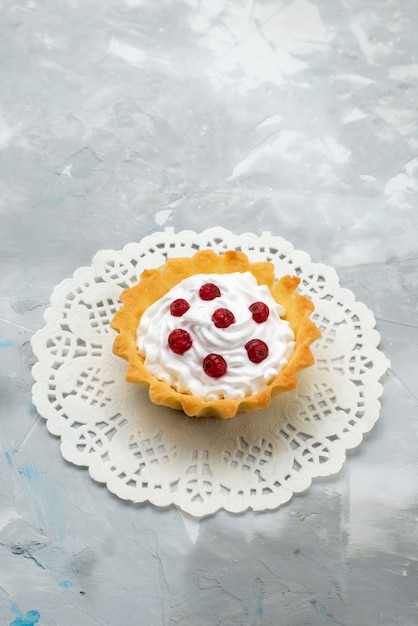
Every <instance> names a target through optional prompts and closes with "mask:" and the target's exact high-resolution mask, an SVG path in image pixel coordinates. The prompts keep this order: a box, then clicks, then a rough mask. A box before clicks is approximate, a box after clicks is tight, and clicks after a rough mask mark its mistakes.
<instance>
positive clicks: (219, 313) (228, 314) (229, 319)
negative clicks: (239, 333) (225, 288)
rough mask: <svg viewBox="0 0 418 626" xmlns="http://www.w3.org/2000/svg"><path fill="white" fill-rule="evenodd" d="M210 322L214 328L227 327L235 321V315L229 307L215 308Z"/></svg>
mask: <svg viewBox="0 0 418 626" xmlns="http://www.w3.org/2000/svg"><path fill="white" fill-rule="evenodd" d="M212 322H213V323H214V324H215V326H216V328H228V326H231V324H233V323H234V322H235V317H234V314H233V313H232V311H230V310H229V309H216V311H215V313H214V314H213V315H212Z"/></svg>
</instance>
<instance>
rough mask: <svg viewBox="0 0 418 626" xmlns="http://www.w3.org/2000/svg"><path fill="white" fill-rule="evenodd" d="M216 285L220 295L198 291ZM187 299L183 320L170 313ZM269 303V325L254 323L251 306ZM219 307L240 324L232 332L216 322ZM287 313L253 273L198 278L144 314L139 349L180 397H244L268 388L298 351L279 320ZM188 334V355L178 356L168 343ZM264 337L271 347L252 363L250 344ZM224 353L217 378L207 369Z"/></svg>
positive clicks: (182, 284)
mask: <svg viewBox="0 0 418 626" xmlns="http://www.w3.org/2000/svg"><path fill="white" fill-rule="evenodd" d="M207 283H212V284H214V285H216V286H217V287H218V288H219V290H220V294H221V295H220V296H218V297H216V298H214V299H212V300H202V299H201V297H200V296H199V290H200V288H201V287H202V285H204V284H207ZM179 298H182V299H184V300H186V301H187V302H188V304H189V305H190V307H189V308H188V310H187V311H186V312H185V313H183V314H182V315H181V316H180V317H177V316H174V315H172V314H171V313H170V305H171V304H172V303H173V302H174V301H175V300H177V299H179ZM257 301H259V302H264V303H265V304H266V305H267V306H268V308H269V315H268V318H267V319H266V321H264V322H261V323H257V322H256V321H254V319H253V316H252V313H251V311H250V309H249V307H250V306H251V305H252V304H253V303H254V302H257ZM219 308H226V309H228V310H230V311H231V312H232V313H233V315H234V317H235V321H234V323H233V324H231V325H230V326H228V327H227V328H217V327H216V326H215V324H214V322H213V321H212V315H213V313H214V312H215V311H216V310H217V309H219ZM284 314H285V310H284V309H283V307H282V306H280V304H278V303H277V302H276V301H275V300H274V298H273V296H272V295H271V293H270V290H269V289H268V287H267V286H265V285H258V284H257V281H256V279H255V277H254V276H253V275H252V274H251V273H250V272H244V273H239V272H236V273H232V274H196V275H194V276H190V277H189V278H186V279H184V280H182V281H181V282H180V283H178V284H177V285H175V287H173V288H172V289H170V291H169V292H168V293H166V294H165V295H164V296H163V297H162V298H160V299H159V300H158V301H157V302H155V303H154V304H152V305H151V306H150V307H149V308H148V309H147V310H146V311H145V312H144V314H143V315H142V318H141V321H140V324H139V326H138V329H137V345H138V350H139V353H140V355H141V356H143V357H144V358H145V367H146V368H147V369H148V370H149V371H150V372H151V373H152V374H153V375H154V376H155V377H156V378H157V379H158V380H162V381H165V382H167V383H168V384H169V385H170V386H171V387H173V388H174V389H176V390H177V391H179V392H180V393H190V394H193V395H195V396H199V397H201V398H206V399H208V400H215V399H219V398H233V399H241V398H245V397H247V396H249V395H252V394H254V393H257V392H258V391H261V390H262V389H265V388H266V387H267V385H268V384H269V383H270V382H271V381H272V379H273V378H274V377H275V376H276V375H277V373H278V372H279V371H280V370H281V369H282V367H283V366H284V365H285V364H286V363H287V362H288V360H289V358H290V357H291V355H292V353H293V348H294V334H293V332H292V330H291V328H290V326H289V323H288V322H287V321H285V320H282V319H281V317H280V316H283V315H284ZM176 329H183V330H185V331H187V332H188V333H189V335H190V337H191V339H192V345H191V347H190V348H189V349H188V350H187V351H186V352H185V353H184V354H176V353H174V352H173V351H172V350H171V349H170V347H169V345H168V336H169V334H170V333H171V332H172V331H174V330H176ZM255 338H256V339H260V340H261V341H263V342H265V343H266V344H267V346H268V348H269V353H268V356H267V357H266V358H264V360H263V361H262V362H259V363H253V362H252V361H251V360H250V359H249V357H248V354H247V350H246V349H245V345H246V344H247V342H248V341H250V340H251V339H255ZM213 353H214V354H220V355H221V356H222V357H223V358H224V359H225V361H226V363H227V370H226V373H225V374H223V375H222V376H221V377H219V378H212V377H210V376H208V375H207V373H206V372H205V371H204V369H203V360H204V359H205V357H207V355H208V354H213Z"/></svg>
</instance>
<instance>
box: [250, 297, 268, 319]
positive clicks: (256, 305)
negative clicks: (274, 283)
mask: <svg viewBox="0 0 418 626" xmlns="http://www.w3.org/2000/svg"><path fill="white" fill-rule="evenodd" d="M248 308H249V309H250V311H251V313H252V316H253V320H254V321H255V322H257V324H261V323H262V322H265V321H266V319H267V318H268V316H269V314H270V309H269V308H268V306H267V304H264V302H253V303H252V304H251V305H250V306H249V307H248Z"/></svg>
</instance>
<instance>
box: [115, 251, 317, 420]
mask: <svg viewBox="0 0 418 626" xmlns="http://www.w3.org/2000/svg"><path fill="white" fill-rule="evenodd" d="M233 272H251V274H253V276H254V277H255V278H256V280H257V283H258V284H259V285H266V286H267V287H268V288H269V289H270V291H271V293H272V296H273V298H274V299H275V300H276V301H277V302H278V303H279V304H280V305H281V306H282V307H283V308H284V309H285V311H286V313H285V315H284V316H283V318H282V319H285V320H287V321H288V322H289V324H290V327H291V329H292V330H293V332H294V335H295V347H294V351H293V354H292V356H291V358H290V360H289V362H288V363H287V365H285V366H284V367H283V368H282V369H281V370H280V372H279V373H278V374H277V375H276V376H275V378H274V379H273V380H272V381H271V382H270V384H269V385H268V386H267V387H266V388H265V389H263V390H262V391H260V392H258V393H255V394H252V395H250V396H248V397H246V398H244V399H230V398H223V399H218V400H207V399H205V398H201V397H197V396H193V395H191V394H186V393H179V392H178V391H176V390H175V389H173V388H172V387H171V386H170V385H169V384H168V383H166V382H162V381H160V380H157V379H156V378H155V377H154V376H153V374H151V373H150V372H149V371H148V370H147V368H146V367H145V365H144V358H143V357H142V356H141V355H140V354H139V352H138V348H137V343H136V332H137V328H138V325H139V322H140V320H141V317H142V315H143V313H144V311H145V310H146V309H147V308H148V307H149V306H150V305H151V304H153V303H154V302H156V301H157V300H159V299H160V298H161V297H162V296H164V295H165V294H166V293H167V292H168V291H169V290H170V289H172V287H174V286H175V285H176V284H178V283H179V282H181V281H182V280H183V279H185V278H188V277H189V276H192V275H194V274H229V273H233ZM299 282H300V279H299V278H298V277H297V276H283V277H282V278H280V280H278V281H276V280H275V275H274V265H273V264H272V263H270V262H269V261H265V262H260V263H250V262H249V260H248V257H247V255H246V254H244V253H243V252H238V251H235V250H229V251H226V252H225V253H224V254H216V253H215V252H213V251H212V250H202V251H200V252H197V253H196V254H195V255H193V256H192V257H187V258H173V259H168V260H167V262H166V263H165V265H164V266H163V267H161V268H159V269H150V270H148V269H147V270H144V271H143V272H142V274H141V276H140V280H139V282H138V283H137V284H136V285H135V286H134V287H131V288H130V289H126V290H125V291H123V292H122V294H121V296H120V301H121V303H122V305H123V306H122V307H121V309H120V310H119V311H118V312H117V313H116V315H115V316H114V318H113V320H112V322H111V327H112V328H113V329H114V330H115V331H116V332H117V333H118V335H117V337H116V338H115V341H114V344H113V352H114V354H116V355H117V356H119V357H121V358H123V359H125V360H126V361H128V370H127V374H126V380H127V381H128V382H132V383H137V384H139V385H143V386H145V387H148V388H149V396H150V399H151V401H152V402H154V403H155V404H160V405H163V406H167V407H171V408H173V409H177V410H182V411H184V413H186V415H189V416H196V417H203V416H212V417H218V418H224V419H226V418H231V417H234V416H235V415H236V414H237V413H243V412H248V411H254V410H256V409H262V408H266V407H268V406H269V405H270V403H271V399H272V398H274V397H275V396H277V395H278V394H280V393H283V392H285V391H289V390H291V389H294V388H295V387H296V386H297V382H298V381H297V376H296V374H297V372H298V371H300V370H301V369H304V368H306V367H308V366H310V365H312V364H313V363H314V356H313V354H312V351H311V349H310V346H311V344H312V343H313V342H314V341H315V340H316V339H318V338H319V337H320V336H321V332H320V330H319V328H318V327H317V326H316V325H315V324H314V323H313V322H312V320H311V319H310V318H309V316H310V314H311V313H312V312H313V310H314V305H313V303H312V302H311V300H309V298H307V297H306V296H303V295H301V294H299V293H298V292H297V291H296V289H297V286H298V285H299Z"/></svg>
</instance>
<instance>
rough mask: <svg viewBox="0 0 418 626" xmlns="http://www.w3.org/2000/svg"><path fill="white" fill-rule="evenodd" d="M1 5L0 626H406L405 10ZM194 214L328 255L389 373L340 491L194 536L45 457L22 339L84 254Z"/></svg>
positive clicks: (196, 527) (134, 3) (410, 352)
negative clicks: (377, 412) (375, 333)
mask: <svg viewBox="0 0 418 626" xmlns="http://www.w3.org/2000/svg"><path fill="white" fill-rule="evenodd" d="M0 12H1V13H0V15H1V19H0V218H1V221H0V259H1V267H2V272H1V275H0V368H1V369H0V372H1V378H0V393H1V399H0V402H1V404H0V412H1V418H0V419H1V421H0V453H1V454H0V623H1V624H7V625H8V626H9V625H10V624H12V625H13V626H24V625H25V624H33V623H35V622H36V620H37V619H38V617H39V620H38V622H37V623H38V624H39V626H73V625H74V624H80V625H81V626H89V625H92V624H101V625H102V624H106V625H107V624H109V625H112V626H119V625H122V624H135V625H139V626H142V625H144V626H158V625H160V624H161V625H170V626H174V625H179V626H189V625H190V626H192V625H193V626H195V625H197V624H198V625H202V626H206V625H208V626H209V625H215V624H221V625H225V626H226V625H233V626H235V625H239V624H249V625H256V624H263V625H264V624H265V625H269V624H272V625H273V624H279V625H280V626H287V625H289V626H316V625H317V624H318V625H322V624H324V625H328V624H329V625H331V624H343V625H349V626H374V625H380V624H385V625H387V626H401V625H402V626H416V625H417V624H418V592H417V589H418V567H417V566H418V562H417V558H418V557H417V554H418V535H417V527H418V494H417V470H418V460H417V449H418V448H417V439H418V437H417V430H418V418H417V395H416V394H417V384H416V373H417V349H418V328H417V327H418V311H417V293H418V244H417V236H418V224H417V212H418V208H417V201H418V135H417V126H418V124H417V108H416V103H417V99H418V89H417V78H418V59H417V53H418V45H417V40H416V32H417V26H418V19H417V16H418V13H417V4H416V1H415V0H398V1H397V2H390V1H383V0H380V1H378V0H322V1H321V0H314V1H311V2H308V1H305V0H295V1H294V2H290V1H288V0H283V1H276V2H273V1H272V2H264V1H262V0H253V1H252V2H250V1H238V0H235V1H233V0H231V1H228V2H227V1H226V0H224V1H221V0H213V1H211V2H209V1H208V2H199V1H198V0H185V1H184V2H181V1H180V0H174V1H172V2H168V1H165V2H162V1H161V2H157V1H153V0H125V2H122V1H116V0H104V1H100V2H99V0H92V1H90V2H88V1H86V2H82V1H81V0H64V1H62V2H55V1H53V0H41V1H37V0H28V1H27V2H19V3H18V2H12V0H0ZM217 224H220V225H225V226H227V227H228V228H229V229H231V230H233V231H235V232H237V233H242V232H245V231H253V232H255V233H257V234H259V233H261V231H262V230H271V231H272V233H273V234H276V235H281V236H283V237H285V238H286V239H288V240H289V241H291V242H292V243H293V244H294V246H295V247H296V248H298V249H304V250H306V251H307V252H308V253H309V254H310V256H311V257H312V259H313V260H314V261H323V262H325V263H327V264H330V265H333V266H335V267H336V269H337V270H338V272H339V275H340V277H341V283H342V285H343V286H346V287H349V288H350V289H352V290H353V291H354V293H355V294H356V297H357V299H359V300H362V301H364V302H365V303H366V304H367V305H368V306H369V307H370V308H371V309H372V310H373V311H374V313H375V315H376V317H377V328H378V330H379V332H380V333H381V335H382V343H381V348H382V350H383V351H384V352H385V354H386V355H387V357H388V358H389V359H390V360H391V363H392V367H391V370H390V371H389V372H388V374H387V376H386V377H385V379H384V381H383V382H384V388H385V392H384V396H383V398H382V411H381V418H380V420H379V422H378V424H377V426H376V427H375V429H374V430H373V431H372V433H370V435H369V436H367V437H366V439H365V441H364V443H363V444H362V445H361V447H360V448H358V449H357V450H355V451H354V452H352V453H351V454H350V455H349V459H348V462H347V463H346V465H345V466H344V468H343V470H342V471H341V472H340V474H338V476H336V477H332V478H329V479H326V480H317V481H315V483H314V484H313V486H312V487H311V488H310V489H309V490H308V491H307V492H306V493H305V494H303V495H300V496H297V497H294V498H293V499H292V500H291V502H290V503H289V504H287V505H286V506H283V507H282V508H281V509H279V510H277V511H274V512H268V513H265V514H253V513H247V514H245V515H242V516H236V517H234V516H232V515H228V514H225V513H220V514H217V515H215V516H214V517H211V518H208V519H205V520H202V521H201V522H197V521H194V520H189V519H187V518H185V517H184V516H182V515H181V514H180V513H179V512H177V511H176V510H174V509H169V510H156V509H154V508H153V507H151V506H132V505H130V504H127V503H124V502H121V501H119V500H118V499H117V498H115V497H113V496H112V495H111V494H110V493H108V491H107V490H106V489H105V488H102V487H100V486H98V485H97V484H95V483H94V482H93V481H92V480H90V478H89V477H88V474H87V472H86V471H85V470H83V469H80V468H76V467H73V466H71V465H69V464H68V463H66V462H65V461H64V460H63V459H62V457H61V455H60V451H59V442H58V440H57V439H55V438H54V437H52V436H51V435H49V433H48V432H47V430H46V428H45V424H44V422H43V420H42V419H41V418H40V417H39V416H37V415H36V413H35V411H34V408H33V405H32V403H31V385H32V380H31V374H30V368H31V365H32V363H33V355H32V352H31V348H30V344H29V340H30V338H31V336H32V334H33V333H34V331H36V330H37V329H38V328H40V327H42V326H43V317H42V316H43V313H44V311H45V308H46V307H47V304H48V300H49V296H50V294H51V291H52V289H53V287H54V285H55V284H56V283H58V282H59V281H60V280H62V279H64V278H66V277H67V276H70V275H71V274H72V273H73V271H74V270H75V269H76V268H77V267H79V266H81V265H89V264H90V260H91V258H92V256H93V255H94V254H95V252H96V251H97V250H99V249H102V248H112V249H120V248H121V247H123V245H124V244H125V243H127V242H129V241H137V240H140V239H141V237H143V236H144V235H145V234H147V233H149V232H151V231H154V230H158V229H161V228H163V227H165V226H167V225H168V226H173V227H174V228H175V229H182V228H191V229H193V230H197V231H199V230H201V229H203V228H206V227H209V226H212V225H217ZM31 611H32V612H31ZM38 614H39V615H38Z"/></svg>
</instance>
